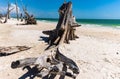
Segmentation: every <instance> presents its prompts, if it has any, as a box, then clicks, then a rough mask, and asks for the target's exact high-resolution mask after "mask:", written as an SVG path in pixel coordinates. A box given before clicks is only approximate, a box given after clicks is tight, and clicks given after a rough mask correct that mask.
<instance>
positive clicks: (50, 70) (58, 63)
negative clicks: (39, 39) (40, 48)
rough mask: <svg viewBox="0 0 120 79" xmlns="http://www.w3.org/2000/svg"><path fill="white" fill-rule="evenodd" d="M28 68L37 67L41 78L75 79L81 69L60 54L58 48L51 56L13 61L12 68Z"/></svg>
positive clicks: (45, 55)
mask: <svg viewBox="0 0 120 79" xmlns="http://www.w3.org/2000/svg"><path fill="white" fill-rule="evenodd" d="M26 66H34V67H37V69H38V71H39V73H36V75H37V76H39V77H44V76H47V75H51V74H55V75H61V76H69V77H72V78H74V79H75V77H76V76H77V74H79V68H78V66H77V65H76V63H75V62H74V61H73V60H72V59H70V58H67V57H66V56H64V55H63V54H62V53H60V51H59V49H58V48H57V49H56V50H54V49H53V51H51V52H50V53H49V54H48V53H47V54H43V55H41V56H40V57H38V58H26V59H21V60H17V61H13V62H12V64H11V68H13V69H15V68H19V67H26ZM64 67H66V68H67V69H69V70H71V71H72V73H73V74H72V73H71V72H67V70H66V71H65V70H63V68H64Z"/></svg>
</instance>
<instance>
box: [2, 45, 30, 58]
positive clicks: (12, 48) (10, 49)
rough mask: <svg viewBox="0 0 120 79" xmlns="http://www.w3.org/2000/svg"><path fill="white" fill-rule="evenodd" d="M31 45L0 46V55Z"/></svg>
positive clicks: (9, 53)
mask: <svg viewBox="0 0 120 79" xmlns="http://www.w3.org/2000/svg"><path fill="white" fill-rule="evenodd" d="M30 48H31V47H27V46H9V47H0V57H2V56H9V55H12V54H15V53H18V52H21V51H25V50H28V49H30Z"/></svg>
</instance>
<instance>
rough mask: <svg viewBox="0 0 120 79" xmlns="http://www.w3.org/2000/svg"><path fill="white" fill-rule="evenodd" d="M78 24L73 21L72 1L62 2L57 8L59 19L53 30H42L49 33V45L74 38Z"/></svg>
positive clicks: (67, 41)
mask: <svg viewBox="0 0 120 79" xmlns="http://www.w3.org/2000/svg"><path fill="white" fill-rule="evenodd" d="M79 26H80V25H79V24H77V23H76V22H75V17H74V16H73V15H72V2H68V3H66V2H64V3H63V4H62V6H61V7H60V8H59V20H58V24H57V26H56V28H55V29H54V30H48V31H43V33H44V34H47V35H49V45H50V46H52V45H59V44H62V43H68V44H69V40H74V39H76V37H75V36H76V35H75V30H76V27H79Z"/></svg>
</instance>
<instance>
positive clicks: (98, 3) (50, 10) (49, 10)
mask: <svg viewBox="0 0 120 79" xmlns="http://www.w3.org/2000/svg"><path fill="white" fill-rule="evenodd" d="M20 1H21V0H18V5H19V8H20V12H22V9H21V2H20ZM63 1H64V0H22V2H23V4H24V5H25V6H27V10H28V11H29V12H30V13H31V14H34V15H35V16H36V17H41V18H58V8H59V7H60V5H61V4H62V3H63ZM66 1H72V3H73V14H74V16H76V17H77V18H81V19H120V0H66ZM10 2H11V3H12V4H14V3H15V0H10ZM6 7H7V0H0V12H5V10H6Z"/></svg>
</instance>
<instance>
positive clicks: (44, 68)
mask: <svg viewBox="0 0 120 79" xmlns="http://www.w3.org/2000/svg"><path fill="white" fill-rule="evenodd" d="M71 6H72V2H68V3H63V5H62V6H61V7H60V9H59V11H60V10H61V11H60V12H59V13H60V18H59V22H58V25H57V27H56V29H55V30H52V31H43V33H45V34H48V35H50V37H49V42H51V43H50V45H51V44H53V42H54V43H56V44H57V45H56V46H54V47H52V48H51V49H48V50H45V52H44V53H43V54H41V55H40V56H39V57H36V58H34V57H33V58H25V59H20V60H16V61H13V62H12V63H11V68H13V69H16V68H20V67H24V68H27V69H28V72H29V71H30V72H32V70H36V69H37V70H36V72H34V73H33V74H32V76H38V77H42V78H44V77H47V78H45V79H50V77H51V76H52V75H54V77H55V76H56V75H60V77H61V78H62V79H63V78H64V77H65V76H69V77H71V78H73V79H75V78H76V76H77V75H78V74H79V73H80V71H79V68H78V66H77V64H76V63H75V62H74V61H73V60H72V59H70V58H68V57H66V56H65V55H63V54H62V52H61V51H60V50H59V47H60V46H61V44H63V43H65V42H68V41H69V40H70V39H75V38H77V36H75V34H74V30H75V27H78V26H79V25H78V24H76V23H73V21H71V17H72V10H71ZM62 12H63V13H62ZM26 14H27V13H26ZM28 16H29V15H28ZM72 18H73V17H72ZM31 67H33V68H32V69H31ZM67 69H69V71H70V72H68V71H67ZM28 72H27V73H28Z"/></svg>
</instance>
